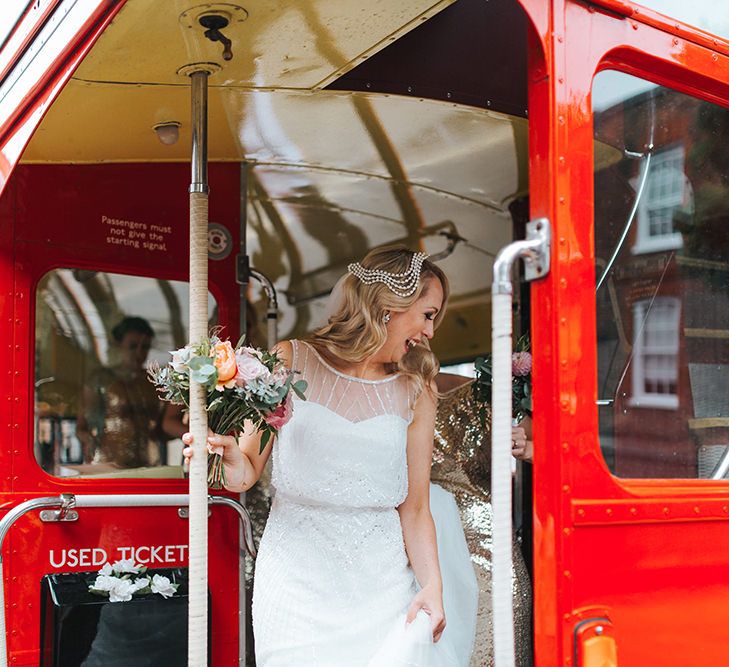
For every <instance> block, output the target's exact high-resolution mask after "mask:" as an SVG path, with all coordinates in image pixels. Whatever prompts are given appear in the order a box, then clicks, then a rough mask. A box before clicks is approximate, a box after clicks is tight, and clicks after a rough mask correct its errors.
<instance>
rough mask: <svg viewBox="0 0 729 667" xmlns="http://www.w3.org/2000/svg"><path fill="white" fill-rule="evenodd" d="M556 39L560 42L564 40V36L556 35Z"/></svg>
mask: <svg viewBox="0 0 729 667" xmlns="http://www.w3.org/2000/svg"><path fill="white" fill-rule="evenodd" d="M557 41H558V42H559V43H560V44H561V43H562V42H564V37H562V35H560V36H559V37H557Z"/></svg>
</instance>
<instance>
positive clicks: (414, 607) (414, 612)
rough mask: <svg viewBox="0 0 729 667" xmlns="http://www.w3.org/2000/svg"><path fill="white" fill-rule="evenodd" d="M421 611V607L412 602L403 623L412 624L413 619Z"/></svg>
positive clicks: (415, 601) (416, 602)
mask: <svg viewBox="0 0 729 667" xmlns="http://www.w3.org/2000/svg"><path fill="white" fill-rule="evenodd" d="M421 609H422V605H421V604H419V603H418V601H417V600H414V601H413V602H412V603H411V604H410V607H409V608H408V613H407V616H406V617H405V623H412V622H413V621H414V620H415V617H416V616H417V615H418V612H419V611H420V610H421Z"/></svg>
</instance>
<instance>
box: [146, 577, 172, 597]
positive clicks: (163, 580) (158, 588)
mask: <svg viewBox="0 0 729 667" xmlns="http://www.w3.org/2000/svg"><path fill="white" fill-rule="evenodd" d="M176 591H177V585H176V584H173V583H172V582H171V581H170V580H169V579H168V578H167V577H163V576H162V575H161V574H155V575H154V577H152V592H153V593H159V594H160V595H161V596H162V597H163V598H171V597H172V596H173V595H174V594H175V592H176Z"/></svg>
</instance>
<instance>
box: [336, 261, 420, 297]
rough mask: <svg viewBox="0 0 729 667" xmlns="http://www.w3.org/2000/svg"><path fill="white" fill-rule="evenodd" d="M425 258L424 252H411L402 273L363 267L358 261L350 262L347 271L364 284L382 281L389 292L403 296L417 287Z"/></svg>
mask: <svg viewBox="0 0 729 667" xmlns="http://www.w3.org/2000/svg"><path fill="white" fill-rule="evenodd" d="M426 259H428V255H426V254H425V253H424V252H415V253H413V257H412V259H411V260H410V268H408V270H407V271H403V272H402V273H390V271H383V270H382V269H365V268H364V267H363V266H362V265H361V264H360V263H359V262H353V263H352V264H350V265H349V266H348V267H347V271H349V273H351V274H352V275H354V276H356V277H357V278H359V279H360V280H361V281H362V283H363V284H364V285H372V284H374V283H383V284H384V285H386V286H387V288H388V289H389V290H390V291H391V292H393V293H394V294H396V295H397V296H399V297H400V298H405V297H408V296H411V295H412V294H414V293H415V290H416V289H418V281H419V280H420V270H421V269H422V268H423V262H424V261H425V260H426Z"/></svg>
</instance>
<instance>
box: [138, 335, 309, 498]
mask: <svg viewBox="0 0 729 667" xmlns="http://www.w3.org/2000/svg"><path fill="white" fill-rule="evenodd" d="M170 354H171V355H172V361H170V362H169V363H168V364H167V365H165V366H162V367H160V366H159V365H154V364H153V365H151V366H150V370H149V378H150V380H151V381H152V383H153V384H154V385H155V387H156V388H157V391H158V392H159V393H160V395H161V396H162V398H163V399H164V400H166V401H169V402H170V403H174V404H176V405H184V406H185V407H186V408H189V405H190V403H189V400H190V379H192V380H194V381H195V382H199V383H200V384H202V385H204V386H205V388H206V389H207V408H206V409H207V413H208V426H209V427H210V429H211V430H212V431H214V432H215V433H221V434H223V435H226V434H233V435H235V436H236V437H237V436H238V435H240V434H241V433H242V432H243V430H244V428H245V422H247V421H250V422H252V423H253V427H254V428H255V429H256V430H257V431H260V432H261V451H263V449H264V447H265V446H266V445H267V444H268V442H269V440H270V439H271V437H273V436H275V435H276V434H277V433H278V431H279V429H280V428H281V427H282V426H283V425H284V424H286V423H287V422H288V421H289V419H291V414H292V409H293V406H292V395H291V392H292V391H293V392H295V393H296V395H297V396H299V398H302V399H303V398H304V392H305V391H306V382H305V381H304V380H296V381H295V373H294V371H292V370H290V369H288V368H286V366H285V365H284V363H283V361H282V360H281V359H280V357H279V356H278V355H277V354H276V353H274V352H268V351H266V350H260V349H256V348H253V347H247V346H244V345H242V344H241V342H239V343H238V345H236V347H235V348H234V347H233V346H232V345H231V343H230V341H227V340H221V339H220V338H219V337H218V335H217V333H216V332H213V334H212V335H211V336H210V338H207V339H205V340H203V341H202V342H200V343H194V344H189V345H186V346H185V347H183V348H181V349H179V350H175V351H174V352H171V353H170ZM225 481H226V480H225V470H224V468H223V457H222V456H221V453H217V452H210V454H209V456H208V484H209V486H210V487H211V488H214V489H219V488H221V487H222V486H224V485H225Z"/></svg>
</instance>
